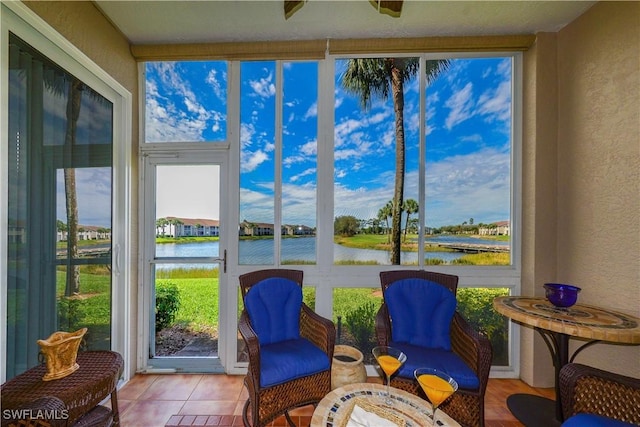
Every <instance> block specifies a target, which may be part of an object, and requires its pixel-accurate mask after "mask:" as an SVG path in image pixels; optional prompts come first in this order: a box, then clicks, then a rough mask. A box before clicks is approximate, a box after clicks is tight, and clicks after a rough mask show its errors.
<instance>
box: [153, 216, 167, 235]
mask: <svg viewBox="0 0 640 427" xmlns="http://www.w3.org/2000/svg"><path fill="white" fill-rule="evenodd" d="M167 225H169V221H167V218H158V219H156V234H157V229H158V228H161V229H162V237H164V235H165V233H166V228H167Z"/></svg>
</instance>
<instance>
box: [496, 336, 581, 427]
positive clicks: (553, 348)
mask: <svg viewBox="0 0 640 427" xmlns="http://www.w3.org/2000/svg"><path fill="white" fill-rule="evenodd" d="M536 330H537V331H538V332H539V333H540V335H541V336H542V338H543V339H544V342H545V343H546V344H547V347H548V348H549V352H550V353H551V359H552V361H553V367H554V371H555V372H554V385H555V392H556V400H555V402H554V401H553V400H551V399H547V398H545V397H541V396H535V395H530V394H514V395H512V396H509V398H508V399H507V406H508V407H509V410H510V411H511V412H512V413H513V415H514V416H515V417H516V418H518V420H520V421H521V422H522V423H523V424H524V425H525V426H527V427H529V426H531V427H534V426H543V425H544V426H559V425H560V424H561V423H562V421H564V417H563V416H562V405H561V402H560V382H559V380H558V379H559V376H560V369H561V368H562V367H563V366H564V365H566V364H567V363H568V362H569V335H567V334H561V333H558V332H552V331H548V330H545V329H539V328H536Z"/></svg>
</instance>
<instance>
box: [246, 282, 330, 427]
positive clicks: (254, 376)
mask: <svg viewBox="0 0 640 427" xmlns="http://www.w3.org/2000/svg"><path fill="white" fill-rule="evenodd" d="M302 276H303V272H302V271H298V270H287V269H267V270H259V271H255V272H251V273H247V274H243V275H241V276H240V288H241V291H242V299H243V302H244V309H243V310H242V314H241V316H240V320H239V324H238V328H239V330H240V333H241V335H242V338H243V339H244V341H245V343H246V351H247V353H248V358H249V368H248V371H247V376H246V377H245V380H244V383H245V387H247V390H248V392H249V398H248V399H247V402H246V403H245V405H244V409H243V412H242V419H243V422H244V425H245V426H260V427H261V426H265V425H267V424H268V423H270V422H271V421H273V420H274V419H275V418H277V417H279V416H281V415H282V414H284V415H285V416H286V419H287V422H288V423H289V425H291V426H294V424H293V422H292V420H291V418H290V416H289V412H288V411H289V410H291V409H294V408H297V407H300V406H305V405H309V404H313V405H314V406H315V405H317V403H318V402H320V400H322V398H323V397H324V396H325V395H326V394H327V393H329V392H330V391H331V364H332V361H333V350H334V345H335V339H336V330H335V326H334V324H333V322H332V321H331V320H329V319H325V318H324V317H321V316H319V315H318V314H316V313H315V312H314V311H313V310H311V309H310V308H309V307H308V306H307V305H306V304H304V303H303V302H302V290H301V288H302ZM291 282H295V284H297V285H298V286H299V288H297V290H295V291H292V293H295V294H296V298H298V297H299V299H300V302H299V303H298V302H297V300H296V305H295V306H296V307H297V306H298V305H299V306H300V307H301V308H300V324H299V337H300V340H297V341H296V342H295V344H294V345H291V344H290V343H291V341H290V340H289V341H286V340H281V341H277V339H276V341H275V342H270V343H269V344H268V345H266V344H265V342H266V340H265V338H264V337H265V336H266V335H268V334H265V333H264V332H263V331H264V328H265V327H266V326H265V323H269V322H265V321H264V320H265V319H264V318H262V320H257V319H260V317H258V315H259V313H257V312H256V311H257V310H256V309H255V308H254V307H255V305H254V301H255V298H256V295H258V294H259V292H262V291H263V290H264V289H265V288H267V289H268V290H267V291H266V294H268V295H269V297H270V298H271V297H272V296H273V295H274V293H275V292H274V290H279V289H280V285H283V288H284V285H288V286H291ZM293 288H296V287H295V286H293ZM252 290H253V291H254V292H251V291H252ZM298 292H299V295H298ZM263 302H265V301H262V300H261V301H260V304H262V303H263ZM283 306H284V304H282V305H280V306H278V307H276V308H275V309H276V311H275V312H274V313H275V314H281V313H283V312H286V311H287V307H283ZM291 310H292V311H290V312H289V313H293V315H294V316H295V311H293V310H294V308H292V309H291ZM295 310H297V308H295ZM274 313H272V314H274ZM252 316H253V317H254V318H255V319H256V321H255V323H252V321H251V320H252ZM289 325H290V323H289V324H287V325H286V326H287V327H286V328H279V330H278V331H277V334H279V333H280V329H288V328H289ZM277 334H276V335H277ZM259 336H261V337H262V341H263V342H262V344H261V342H260V339H259ZM305 345H306V346H307V347H308V348H310V350H311V351H312V352H314V353H320V354H319V355H318V354H314V357H316V359H317V360H319V361H322V363H323V364H324V365H323V368H322V370H320V371H318V370H317V369H316V370H315V372H313V373H311V374H308V373H300V372H298V374H297V375H295V376H294V378H279V381H273V380H271V381H269V380H268V379H267V378H270V379H273V374H274V372H273V371H274V370H273V369H272V370H269V366H272V365H273V363H271V364H267V363H266V361H267V360H269V359H267V358H268V357H270V356H267V352H269V353H268V354H270V355H273V354H274V353H281V352H282V349H283V348H285V346H286V347H288V348H289V350H291V351H290V353H292V354H290V355H287V357H288V358H289V362H291V361H296V362H297V361H300V362H305V363H294V364H293V365H295V367H294V368H295V369H303V368H301V366H304V365H305V364H308V360H309V357H307V354H304V353H303V354H302V355H300V354H298V353H299V352H300V351H302V348H303V347H304V346H305ZM274 346H275V348H274ZM269 347H271V349H269ZM274 349H275V352H274V351H273V350H274ZM318 349H320V350H321V352H319V351H318ZM324 359H326V361H325V360H324ZM270 360H271V361H272V362H273V360H275V358H274V359H270ZM261 362H262V366H261ZM291 365H292V363H289V364H288V366H290V367H291ZM278 367H280V368H282V366H281V365H280V364H279V363H278ZM316 368H317V366H316ZM265 370H266V371H265ZM279 370H280V371H281V370H282V369H279ZM287 374H288V373H287ZM281 377H282V376H281Z"/></svg>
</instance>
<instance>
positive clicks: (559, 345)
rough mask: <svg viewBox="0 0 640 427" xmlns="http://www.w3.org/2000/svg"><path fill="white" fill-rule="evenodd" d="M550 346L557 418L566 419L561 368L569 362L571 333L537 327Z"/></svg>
mask: <svg viewBox="0 0 640 427" xmlns="http://www.w3.org/2000/svg"><path fill="white" fill-rule="evenodd" d="M536 330H537V331H538V332H539V333H540V335H541V336H542V338H543V339H544V342H545V343H546V344H547V347H548V348H549V352H550V353H551V359H552V360H553V367H554V368H555V375H554V384H555V390H556V405H555V406H556V419H557V420H559V421H564V417H563V416H562V404H561V402H560V381H559V378H560V369H561V368H562V367H563V366H564V365H566V364H567V363H569V335H567V334H562V333H559V332H553V331H548V330H546V329H540V328H536Z"/></svg>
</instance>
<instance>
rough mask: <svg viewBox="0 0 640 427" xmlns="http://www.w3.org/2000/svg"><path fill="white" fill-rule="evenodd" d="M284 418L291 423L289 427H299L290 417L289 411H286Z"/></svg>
mask: <svg viewBox="0 0 640 427" xmlns="http://www.w3.org/2000/svg"><path fill="white" fill-rule="evenodd" d="M284 416H285V418H286V419H287V422H288V423H289V426H291V427H297V426H296V424H295V423H294V422H293V420H292V419H291V417H290V416H289V411H284Z"/></svg>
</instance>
